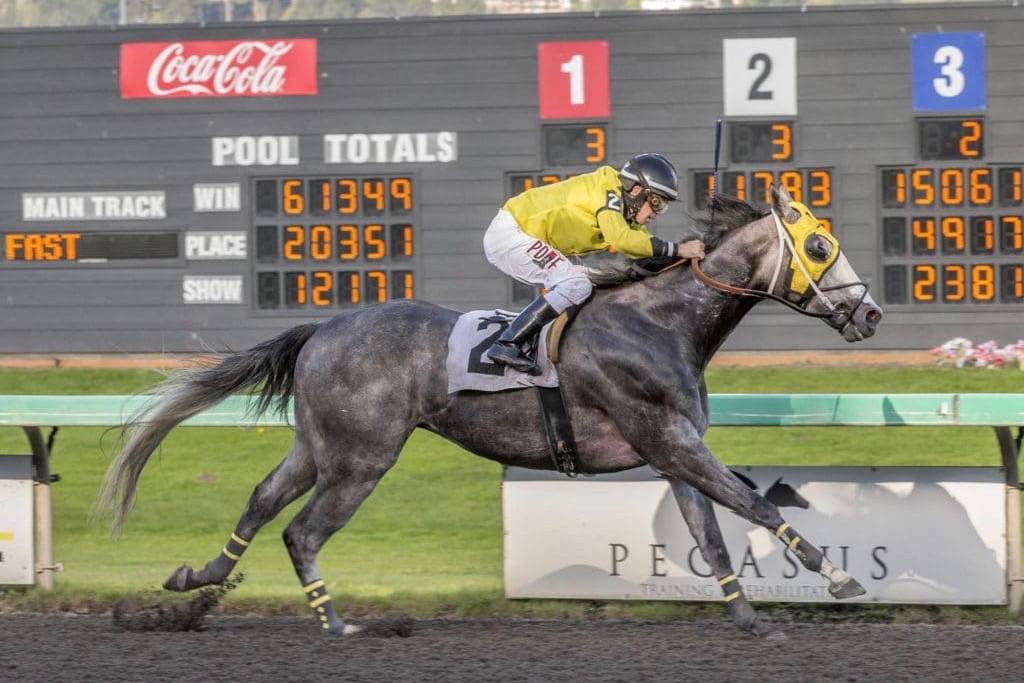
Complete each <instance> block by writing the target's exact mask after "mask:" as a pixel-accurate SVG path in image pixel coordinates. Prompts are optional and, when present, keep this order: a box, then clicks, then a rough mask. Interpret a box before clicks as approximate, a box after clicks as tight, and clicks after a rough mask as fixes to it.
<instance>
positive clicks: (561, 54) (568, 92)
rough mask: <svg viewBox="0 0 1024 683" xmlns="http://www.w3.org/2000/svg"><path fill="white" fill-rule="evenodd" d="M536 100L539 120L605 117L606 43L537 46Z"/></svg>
mask: <svg viewBox="0 0 1024 683" xmlns="http://www.w3.org/2000/svg"><path fill="white" fill-rule="evenodd" d="M537 97H538V100H539V102H540V117H541V118H542V119H579V118H607V117H608V116H609V115H610V114H611V105H610V104H609V99H608V42H607V41H604V40H586V41H576V42H566V43H562V42H559V43H540V44H538V45H537Z"/></svg>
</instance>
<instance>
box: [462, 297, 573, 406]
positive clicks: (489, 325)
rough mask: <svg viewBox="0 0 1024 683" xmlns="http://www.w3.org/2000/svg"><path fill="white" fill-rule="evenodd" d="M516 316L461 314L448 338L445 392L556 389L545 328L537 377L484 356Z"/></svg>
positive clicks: (506, 313) (492, 313)
mask: <svg viewBox="0 0 1024 683" xmlns="http://www.w3.org/2000/svg"><path fill="white" fill-rule="evenodd" d="M515 317H516V314H515V313H511V312H509V311H502V310H488V311H470V312H469V313H463V314H462V315H461V316H460V317H459V319H458V321H456V323H455V327H453V328H452V333H451V335H450V336H449V337H448V360H447V367H448V393H449V394H454V393H456V392H458V391H466V390H472V391H505V390H507V389H522V388H524V387H557V386H558V373H557V372H556V371H555V366H554V364H553V363H552V362H551V359H550V358H549V357H548V342H547V337H548V327H549V326H550V325H551V323H548V325H545V326H544V328H543V329H542V330H541V331H540V342H539V347H540V348H539V349H537V358H538V362H539V364H540V369H541V374H540V375H537V376H533V375H528V374H526V373H525V372H519V371H518V370H515V369H513V368H510V367H508V366H505V365H499V364H497V363H494V362H492V361H491V359H490V358H488V357H487V349H489V348H490V347H491V344H493V343H494V342H495V340H496V339H497V338H498V337H499V336H500V335H501V333H502V331H503V330H504V329H505V328H506V327H507V326H508V323H510V322H511V321H512V320H514V319H515Z"/></svg>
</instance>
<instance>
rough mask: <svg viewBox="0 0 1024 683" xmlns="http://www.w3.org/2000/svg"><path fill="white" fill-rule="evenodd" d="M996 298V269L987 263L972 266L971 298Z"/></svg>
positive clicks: (987, 299)
mask: <svg viewBox="0 0 1024 683" xmlns="http://www.w3.org/2000/svg"><path fill="white" fill-rule="evenodd" d="M995 298H996V269H995V266H991V265H989V264H987V263H977V264H975V265H973V266H971V299H973V300H974V301H992V300H993V299H995Z"/></svg>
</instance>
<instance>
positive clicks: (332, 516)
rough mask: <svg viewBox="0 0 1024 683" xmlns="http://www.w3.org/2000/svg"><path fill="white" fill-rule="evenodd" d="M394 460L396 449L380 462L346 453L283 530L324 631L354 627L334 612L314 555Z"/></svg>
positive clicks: (346, 631)
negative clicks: (342, 460)
mask: <svg viewBox="0 0 1024 683" xmlns="http://www.w3.org/2000/svg"><path fill="white" fill-rule="evenodd" d="M397 458H398V449H397V448H396V449H395V452H394V453H393V454H390V457H387V458H385V457H380V458H379V460H378V458H376V457H374V456H368V457H358V456H357V455H356V454H346V463H345V464H344V465H341V464H337V463H336V464H335V465H333V467H332V469H331V471H330V472H329V473H325V476H323V477H321V478H320V479H319V480H318V481H317V484H316V489H315V490H314V492H313V496H312V497H311V498H310V499H309V501H308V502H307V503H306V505H305V507H303V508H302V510H301V511H300V512H299V514H297V515H296V516H295V519H293V520H292V521H291V522H290V523H289V524H288V527H287V528H286V529H285V530H284V544H285V546H286V547H287V548H288V554H289V555H290V556H291V559H292V564H293V565H294V566H295V573H296V574H297V575H298V577H299V581H301V582H302V589H303V591H304V592H305V594H306V600H307V601H308V602H309V606H310V607H312V608H313V611H314V612H315V613H316V615H317V617H318V618H319V619H320V625H321V628H323V629H324V630H325V631H328V632H329V633H332V634H349V633H355V632H356V631H358V630H359V628H358V627H355V626H350V625H349V626H347V625H346V624H345V622H344V621H342V620H341V618H340V617H338V615H337V613H336V612H335V611H334V607H333V605H332V604H331V598H330V595H329V594H328V593H327V587H326V586H325V585H324V581H323V579H322V578H321V577H320V569H319V567H318V566H317V561H316V560H317V556H318V555H319V554H320V549H321V548H322V547H323V545H324V543H326V542H327V539H329V538H330V537H331V535H332V534H334V532H336V531H338V530H339V529H341V528H342V527H343V526H345V524H347V523H348V520H349V519H351V518H352V515H353V514H355V511H356V510H357V509H358V508H359V506H360V505H361V504H362V502H363V501H364V500H366V497H367V496H368V495H370V493H371V492H372V491H373V489H374V488H375V487H376V486H377V482H379V481H380V479H381V477H383V476H384V474H385V473H386V472H387V471H388V469H390V468H391V466H392V465H393V464H394V463H395V460H397Z"/></svg>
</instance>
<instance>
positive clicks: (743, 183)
mask: <svg viewBox="0 0 1024 683" xmlns="http://www.w3.org/2000/svg"><path fill="white" fill-rule="evenodd" d="M736 199H742V200H743V201H746V200H747V176H746V174H743V173H737V174H736Z"/></svg>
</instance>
